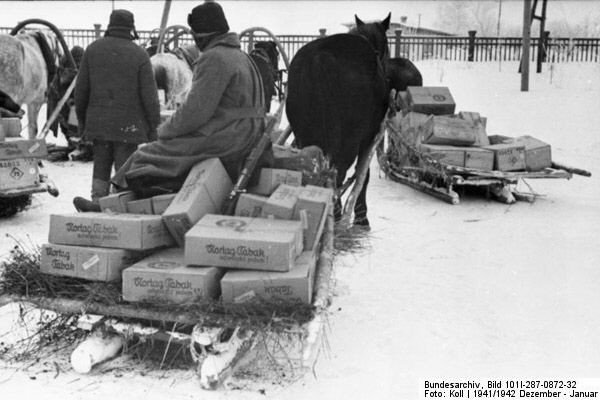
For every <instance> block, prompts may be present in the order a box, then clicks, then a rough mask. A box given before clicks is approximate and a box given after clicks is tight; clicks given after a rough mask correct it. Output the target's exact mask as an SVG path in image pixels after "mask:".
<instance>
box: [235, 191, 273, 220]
mask: <svg viewBox="0 0 600 400" xmlns="http://www.w3.org/2000/svg"><path fill="white" fill-rule="evenodd" d="M267 199H268V197H266V196H261V195H258V194H252V193H241V194H240V195H239V196H238V199H237V203H236V205H235V212H234V215H237V216H240V217H250V218H257V217H260V215H261V213H262V209H263V206H264V205H265V203H266V201H267Z"/></svg>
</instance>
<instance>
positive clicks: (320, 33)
mask: <svg viewBox="0 0 600 400" xmlns="http://www.w3.org/2000/svg"><path fill="white" fill-rule="evenodd" d="M319 36H321V37H325V36H327V29H324V28H321V29H319Z"/></svg>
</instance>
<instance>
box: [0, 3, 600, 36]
mask: <svg viewBox="0 0 600 400" xmlns="http://www.w3.org/2000/svg"><path fill="white" fill-rule="evenodd" d="M450 1H453V0H443V2H445V3H447V2H450ZM491 1H492V0H484V1H482V2H483V3H487V2H491ZM219 3H220V4H221V5H222V6H223V8H224V10H225V13H226V15H227V18H228V20H229V24H230V26H231V29H232V30H233V31H237V32H239V31H241V30H243V29H246V28H250V27H253V26H261V27H265V28H268V29H269V30H271V31H272V32H273V33H275V34H279V35H281V34H317V33H318V30H319V29H320V28H326V29H327V32H328V33H339V32H345V31H346V28H345V27H344V26H343V25H342V24H343V23H345V22H351V21H353V19H354V14H358V16H359V17H361V18H362V19H363V20H373V19H383V18H385V16H387V13H388V12H391V13H392V21H395V22H399V20H400V16H407V17H408V23H409V24H411V25H415V26H416V25H419V22H420V26H423V27H429V28H435V22H436V19H437V18H438V13H437V10H438V8H439V7H440V4H441V3H442V0H420V1H415V0H394V1H391V0H388V1H315V0H313V1H297V0H279V1H275V0H260V1H256V0H255V1H235V0H222V1H220V2H219ZM494 3H498V2H497V1H494ZM540 3H541V2H540ZM164 4H165V2H164V1H160V0H156V1H137V0H136V1H131V0H127V1H123V0H115V1H37V0H34V1H2V2H1V5H0V26H1V27H13V26H15V25H16V24H17V23H18V22H19V21H22V20H25V19H28V18H41V19H45V20H48V21H49V22H52V23H53V24H55V25H56V26H58V27H59V28H61V29H67V28H86V29H87V28H89V29H91V28H92V27H93V24H94V23H100V24H102V25H103V27H105V26H106V24H107V23H108V18H109V15H110V12H111V10H112V8H113V6H114V8H125V9H129V10H130V11H132V12H133V13H134V14H135V19H136V26H137V28H138V29H143V30H151V29H154V28H158V27H159V26H160V21H161V17H162V13H163V8H164ZM197 4H200V1H199V0H173V1H172V3H171V8H170V17H169V25H173V24H185V23H186V19H187V14H188V13H189V12H190V10H191V9H192V8H193V7H194V6H196V5H197ZM538 8H541V5H538ZM586 17H588V18H589V17H592V18H600V1H598V0H552V1H549V2H548V21H549V22H550V21H552V20H566V21H568V23H570V24H576V23H578V22H579V21H581V20H582V19H584V18H586ZM522 18H523V2H522V1H520V0H503V1H502V12H501V21H502V23H503V24H510V25H515V24H520V23H521V21H522ZM470 28H471V27H465V31H466V30H468V29H470Z"/></svg>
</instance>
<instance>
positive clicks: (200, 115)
mask: <svg viewBox="0 0 600 400" xmlns="http://www.w3.org/2000/svg"><path fill="white" fill-rule="evenodd" d="M264 117H265V112H264V95H263V88H262V82H261V79H260V75H259V73H258V70H257V69H256V66H255V65H254V63H253V62H252V60H251V59H250V57H249V56H248V55H247V54H246V53H244V52H243V51H242V50H241V49H240V42H239V37H238V36H237V34H235V33H226V34H223V35H220V36H218V37H217V38H215V39H214V40H213V41H212V42H211V43H210V44H209V45H208V46H207V47H206V48H205V49H204V51H203V52H202V54H201V55H200V57H199V58H198V60H197V61H196V64H195V67H194V77H193V81H192V87H191V89H190V92H189V94H188V96H187V98H186V100H185V101H184V102H183V104H182V105H181V106H180V107H179V108H178V109H177V110H176V111H175V113H174V114H173V115H172V116H171V117H170V118H169V119H168V120H166V121H165V122H164V123H163V124H161V125H160V126H159V128H158V141H156V142H153V143H149V144H148V145H146V146H144V147H142V148H140V149H138V150H137V151H136V152H135V153H134V154H133V155H132V156H131V157H130V158H129V160H128V161H127V163H126V164H125V165H124V166H123V168H121V169H120V170H119V171H118V172H117V174H116V176H115V177H114V178H113V182H115V184H117V185H118V186H120V187H127V186H128V185H127V184H126V182H125V179H126V181H127V182H130V181H131V180H132V179H145V178H148V177H152V178H156V181H160V180H161V179H162V180H179V181H180V180H182V179H185V177H186V176H187V174H188V172H189V171H190V169H191V168H192V167H193V166H194V165H195V164H197V163H199V162H200V161H203V160H206V159H209V158H213V157H218V158H220V159H221V162H222V163H223V165H224V166H225V168H226V170H227V172H228V173H229V174H230V176H231V178H232V179H234V180H235V179H236V177H237V173H238V172H239V168H240V166H241V165H242V163H243V161H244V159H245V158H246V156H247V155H248V154H249V153H250V151H251V150H252V146H253V145H254V143H255V142H256V141H257V139H258V138H259V136H260V134H261V133H262V130H263V129H264Z"/></svg>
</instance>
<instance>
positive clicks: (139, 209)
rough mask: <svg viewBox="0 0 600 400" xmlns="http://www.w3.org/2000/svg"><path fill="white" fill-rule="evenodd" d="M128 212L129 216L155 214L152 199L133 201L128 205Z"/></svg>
mask: <svg viewBox="0 0 600 400" xmlns="http://www.w3.org/2000/svg"><path fill="white" fill-rule="evenodd" d="M127 212H128V213H129V214H154V209H153V208H152V198H151V197H150V198H147V199H141V200H132V201H130V202H128V203H127Z"/></svg>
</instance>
